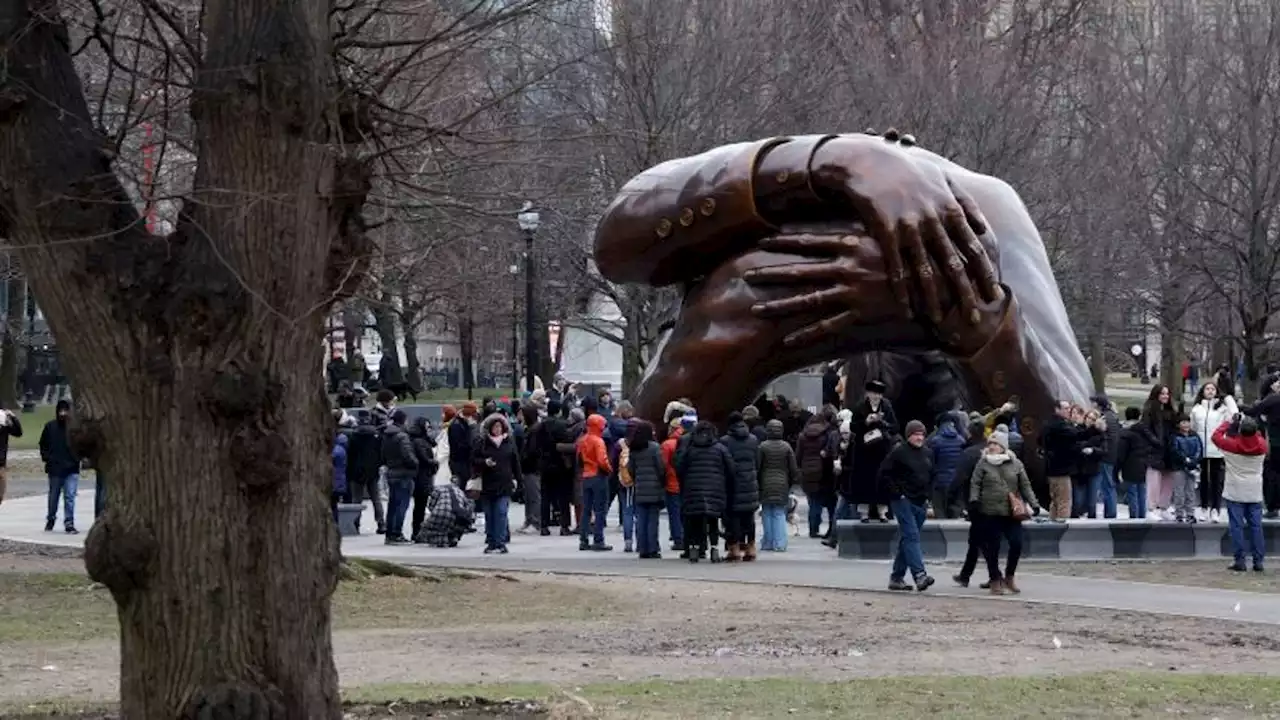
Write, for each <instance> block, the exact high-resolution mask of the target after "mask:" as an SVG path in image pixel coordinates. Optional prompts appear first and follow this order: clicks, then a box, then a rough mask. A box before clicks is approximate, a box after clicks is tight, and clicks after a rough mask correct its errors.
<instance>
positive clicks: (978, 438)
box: [949, 418, 1012, 590]
mask: <svg viewBox="0 0 1280 720" xmlns="http://www.w3.org/2000/svg"><path fill="white" fill-rule="evenodd" d="M984 428H985V425H984V424H983V421H982V418H978V419H977V420H974V421H971V422H970V423H969V428H968V430H969V444H968V446H967V447H965V449H964V452H963V453H961V455H960V463H959V464H958V465H957V466H956V480H955V482H953V483H952V484H951V497H950V498H949V500H950V502H951V504H952V505H955V506H957V507H962V508H966V516H967V514H968V511H967V508H968V506H969V488H970V487H972V485H973V475H974V473H975V472H976V471H977V469H978V461H980V460H981V459H982V453H983V451H985V450H986V446H987V441H986V438H984V437H983V436H982V434H983V431H984ZM1006 434H1007V433H1006ZM1010 445H1012V440H1010ZM968 520H969V548H968V550H966V551H965V554H964V563H963V564H962V565H961V566H960V572H959V573H958V574H956V575H952V576H951V579H952V580H954V581H955V583H956V584H957V585H959V586H960V587H969V578H971V577H973V571H974V570H975V569H976V568H977V567H978V557H979V556H980V555H982V535H981V532H980V531H981V530H982V526H981V525H980V524H978V523H976V522H974V520H975V518H973V517H969V518H968ZM987 587H988V585H987V584H986V583H983V585H982V589H984V590H985V589H987Z"/></svg>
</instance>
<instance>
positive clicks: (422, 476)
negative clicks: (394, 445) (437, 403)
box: [407, 417, 440, 492]
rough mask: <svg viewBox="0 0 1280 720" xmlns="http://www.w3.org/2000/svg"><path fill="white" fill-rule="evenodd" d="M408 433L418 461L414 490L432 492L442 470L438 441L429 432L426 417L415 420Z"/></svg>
mask: <svg viewBox="0 0 1280 720" xmlns="http://www.w3.org/2000/svg"><path fill="white" fill-rule="evenodd" d="M407 432H408V433H409V441H410V442H412V443H413V455H414V457H416V458H417V459H418V475H417V477H416V478H415V479H414V482H413V488H414V490H415V491H416V492H430V491H431V488H432V486H434V485H435V484H436V472H437V471H438V470H439V469H440V463H439V462H438V461H437V460H436V441H435V440H434V439H433V438H432V437H431V434H430V433H428V432H427V419H426V418H424V417H419V418H414V420H413V424H412V425H410V426H409V430H408V431H407Z"/></svg>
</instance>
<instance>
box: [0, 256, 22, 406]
mask: <svg viewBox="0 0 1280 720" xmlns="http://www.w3.org/2000/svg"><path fill="white" fill-rule="evenodd" d="M5 295H6V298H5V300H6V302H7V303H8V304H7V305H6V306H5V317H4V343H3V344H2V345H0V408H9V409H13V408H14V407H16V406H17V401H18V336H19V335H20V334H21V333H22V311H23V309H24V308H23V306H24V305H25V304H26V303H25V301H26V299H27V279H26V278H25V277H21V276H19V277H13V278H10V279H9V282H8V288H7V290H6V291H5Z"/></svg>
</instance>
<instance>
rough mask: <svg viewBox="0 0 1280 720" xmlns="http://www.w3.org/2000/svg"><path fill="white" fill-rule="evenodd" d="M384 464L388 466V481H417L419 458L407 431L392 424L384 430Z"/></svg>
mask: <svg viewBox="0 0 1280 720" xmlns="http://www.w3.org/2000/svg"><path fill="white" fill-rule="evenodd" d="M382 464H383V465H386V466H387V480H388V481H392V480H410V481H412V480H416V479H417V477H418V456H417V455H414V453H413V441H412V440H410V439H409V433H407V432H405V429H404V428H402V427H400V426H399V425H396V424H395V423H392V424H390V425H388V426H386V427H384V428H383V429H382Z"/></svg>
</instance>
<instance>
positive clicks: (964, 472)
mask: <svg viewBox="0 0 1280 720" xmlns="http://www.w3.org/2000/svg"><path fill="white" fill-rule="evenodd" d="M984 447H985V443H984V442H983V441H982V440H981V439H979V440H977V441H976V442H975V441H971V442H970V443H969V447H967V448H965V449H964V452H962V453H960V462H959V463H957V464H956V479H955V482H953V483H951V487H950V488H949V489H948V491H947V502H948V503H949V504H951V505H954V506H957V507H966V506H967V504H968V500H969V488H970V485H971V484H972V483H973V473H974V471H975V470H977V469H978V462H979V461H981V460H982V451H983V448H984Z"/></svg>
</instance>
